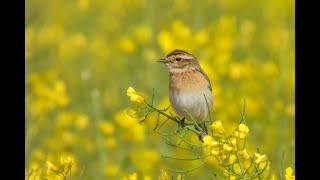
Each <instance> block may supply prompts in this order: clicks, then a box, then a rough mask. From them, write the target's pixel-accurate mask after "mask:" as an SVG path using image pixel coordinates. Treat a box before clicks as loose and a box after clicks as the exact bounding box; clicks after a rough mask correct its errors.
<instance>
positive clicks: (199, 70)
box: [197, 68, 212, 92]
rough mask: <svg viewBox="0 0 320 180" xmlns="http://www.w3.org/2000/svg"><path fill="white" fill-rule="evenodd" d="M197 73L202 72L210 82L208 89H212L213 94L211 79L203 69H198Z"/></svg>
mask: <svg viewBox="0 0 320 180" xmlns="http://www.w3.org/2000/svg"><path fill="white" fill-rule="evenodd" d="M197 71H198V72H200V73H201V74H202V75H203V76H204V77H205V78H206V79H207V80H208V82H209V87H208V88H209V89H210V92H212V87H211V83H210V79H209V77H208V75H207V74H206V73H205V72H204V71H203V70H202V69H201V68H200V69H198V70H197Z"/></svg>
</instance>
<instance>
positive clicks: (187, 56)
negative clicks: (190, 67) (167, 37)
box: [178, 54, 193, 59]
mask: <svg viewBox="0 0 320 180" xmlns="http://www.w3.org/2000/svg"><path fill="white" fill-rule="evenodd" d="M178 57H180V58H182V59H193V57H192V56H190V55H187V54H181V55H178Z"/></svg>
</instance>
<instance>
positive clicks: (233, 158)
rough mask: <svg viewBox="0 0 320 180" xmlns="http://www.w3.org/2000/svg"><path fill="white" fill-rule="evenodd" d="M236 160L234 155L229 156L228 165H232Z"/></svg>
mask: <svg viewBox="0 0 320 180" xmlns="http://www.w3.org/2000/svg"><path fill="white" fill-rule="evenodd" d="M236 160H237V156H236V155H234V154H231V155H230V157H229V164H232V163H234V162H235V161H236Z"/></svg>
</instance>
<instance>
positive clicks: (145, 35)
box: [134, 25, 151, 43]
mask: <svg viewBox="0 0 320 180" xmlns="http://www.w3.org/2000/svg"><path fill="white" fill-rule="evenodd" d="M134 33H135V36H136V38H137V39H138V41H140V42H141V43H145V42H147V41H149V39H150V37H151V29H150V27H149V26H146V25H144V26H138V27H137V28H136V29H135V30H134Z"/></svg>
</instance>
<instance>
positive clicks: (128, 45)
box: [119, 38, 136, 53]
mask: <svg viewBox="0 0 320 180" xmlns="http://www.w3.org/2000/svg"><path fill="white" fill-rule="evenodd" d="M119 47H120V49H121V50H122V51H123V52H126V53H132V52H134V50H135V49H136V48H135V45H134V42H133V41H132V40H131V39H130V38H122V39H120V40H119Z"/></svg>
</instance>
